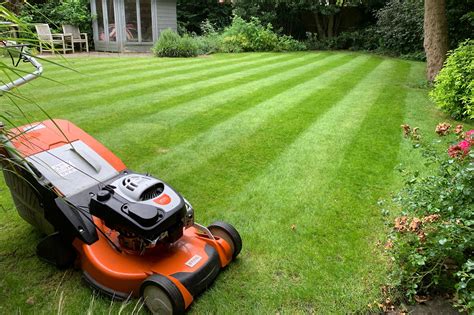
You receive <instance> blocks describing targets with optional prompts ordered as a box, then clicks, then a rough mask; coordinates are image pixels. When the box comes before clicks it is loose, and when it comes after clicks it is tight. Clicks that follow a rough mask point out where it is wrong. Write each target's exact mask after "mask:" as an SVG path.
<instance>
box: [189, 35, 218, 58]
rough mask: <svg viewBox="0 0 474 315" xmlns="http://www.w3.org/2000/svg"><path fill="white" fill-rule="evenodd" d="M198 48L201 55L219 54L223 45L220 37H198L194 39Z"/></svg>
mask: <svg viewBox="0 0 474 315" xmlns="http://www.w3.org/2000/svg"><path fill="white" fill-rule="evenodd" d="M194 40H195V41H196V44H197V46H198V54H199V55H210V54H213V53H217V52H219V50H220V47H221V45H222V43H221V37H220V36H210V35H207V36H197V37H194Z"/></svg>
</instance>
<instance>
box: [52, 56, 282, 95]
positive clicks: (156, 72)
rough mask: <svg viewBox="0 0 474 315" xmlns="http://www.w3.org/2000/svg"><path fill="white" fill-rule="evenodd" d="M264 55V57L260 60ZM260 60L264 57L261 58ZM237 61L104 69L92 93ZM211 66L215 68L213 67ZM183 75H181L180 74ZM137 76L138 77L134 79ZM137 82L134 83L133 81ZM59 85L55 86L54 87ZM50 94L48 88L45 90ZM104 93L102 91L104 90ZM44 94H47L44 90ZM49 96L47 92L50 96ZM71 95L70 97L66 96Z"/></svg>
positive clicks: (252, 59)
mask: <svg viewBox="0 0 474 315" xmlns="http://www.w3.org/2000/svg"><path fill="white" fill-rule="evenodd" d="M260 58H261V59H260ZM282 58H290V57H289V56H282V55H266V56H260V57H259V58H255V57H253V56H247V57H243V58H239V59H238V62H241V63H242V66H245V65H247V64H256V63H258V62H259V61H260V62H263V61H264V60H278V59H282ZM259 59H260V60H259ZM235 64H236V61H235V60H232V59H231V60H227V59H220V60H206V61H205V62H202V63H199V64H195V65H194V64H192V65H189V64H182V65H174V64H172V65H166V66H159V67H157V66H150V65H149V64H147V65H145V66H143V67H133V66H132V67H133V68H131V69H128V71H127V69H116V68H115V70H114V71H113V72H107V71H104V72H103V73H102V72H98V73H99V74H96V75H94V76H93V77H91V76H89V77H88V79H90V80H93V81H94V83H95V84H94V86H90V88H89V93H88V94H89V95H91V97H93V96H94V95H98V96H101V95H103V94H104V93H106V92H110V93H114V92H115V91H120V90H119V88H120V87H123V86H124V85H127V88H129V89H130V90H133V89H134V88H136V87H141V89H143V88H144V87H145V86H144V82H145V81H146V82H147V84H148V85H146V86H153V85H156V84H158V83H159V82H167V78H168V79H170V80H171V79H173V80H174V81H180V79H182V78H187V76H188V75H189V74H190V73H195V72H199V71H203V72H204V73H205V72H206V70H209V69H210V66H212V68H214V69H218V68H222V69H224V68H225V66H227V67H229V70H230V69H232V66H235ZM212 68H211V69H212ZM115 72H117V73H118V75H115V76H114V73H115ZM137 74H139V75H140V76H139V79H138V80H136V78H137ZM180 75H181V76H180ZM131 78H134V79H135V80H133V81H132V80H131ZM77 79H81V78H73V79H71V80H70V81H69V82H68V81H65V82H63V83H70V82H74V80H76V81H77ZM131 82H133V83H131ZM52 88H55V87H52ZM68 91H69V93H68V94H69V95H77V93H78V92H79V93H80V92H81V91H82V87H81V86H80V85H79V86H74V85H70V86H69V88H68ZM44 92H45V93H46V94H48V92H49V91H48V90H47V89H46V91H44ZM100 92H101V93H100ZM43 95H44V93H43ZM46 96H47V95H46ZM66 97H67V96H66Z"/></svg>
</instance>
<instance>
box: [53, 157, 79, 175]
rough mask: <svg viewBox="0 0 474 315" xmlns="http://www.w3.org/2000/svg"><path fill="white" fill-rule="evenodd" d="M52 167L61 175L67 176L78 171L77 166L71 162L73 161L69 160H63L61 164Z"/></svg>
mask: <svg viewBox="0 0 474 315" xmlns="http://www.w3.org/2000/svg"><path fill="white" fill-rule="evenodd" d="M51 168H52V169H53V170H54V171H55V172H56V173H57V174H59V176H62V177H64V176H67V175H69V174H72V173H74V172H77V169H76V167H74V165H73V164H72V163H71V161H67V162H61V163H59V164H56V165H53V166H51Z"/></svg>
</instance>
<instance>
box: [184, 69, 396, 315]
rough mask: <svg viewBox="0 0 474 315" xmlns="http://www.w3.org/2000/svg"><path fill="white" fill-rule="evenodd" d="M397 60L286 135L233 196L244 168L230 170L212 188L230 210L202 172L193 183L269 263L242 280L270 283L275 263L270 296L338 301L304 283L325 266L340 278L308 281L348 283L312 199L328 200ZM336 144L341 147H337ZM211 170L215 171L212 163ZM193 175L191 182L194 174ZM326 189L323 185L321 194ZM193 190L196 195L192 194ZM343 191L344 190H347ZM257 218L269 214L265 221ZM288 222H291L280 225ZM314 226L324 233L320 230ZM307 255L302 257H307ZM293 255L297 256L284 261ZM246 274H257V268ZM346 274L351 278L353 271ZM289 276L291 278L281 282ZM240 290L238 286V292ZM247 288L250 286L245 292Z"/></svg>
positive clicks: (210, 213)
mask: <svg viewBox="0 0 474 315" xmlns="http://www.w3.org/2000/svg"><path fill="white" fill-rule="evenodd" d="M396 64H397V63H396V62H391V61H384V62H383V63H382V64H381V65H380V66H379V67H378V68H376V69H375V70H374V71H372V73H370V76H367V77H366V78H365V79H364V80H362V81H360V82H359V84H357V85H356V86H355V88H352V89H350V88H349V89H348V90H347V91H349V92H348V93H347V96H346V97H344V98H342V100H340V101H338V102H337V103H336V104H334V106H333V107H332V108H331V109H330V110H329V111H327V112H326V113H325V114H323V116H321V117H320V118H319V119H318V120H316V122H315V123H314V124H313V125H311V126H310V127H309V128H308V129H306V131H305V132H304V133H303V134H302V135H301V136H300V137H299V138H297V140H296V141H294V142H293V143H288V149H287V150H286V151H285V152H284V153H283V154H282V155H281V156H280V157H279V158H278V159H277V160H276V161H275V162H274V163H272V164H271V165H270V166H268V167H267V168H265V170H264V171H263V172H261V173H260V174H261V175H260V176H259V177H258V178H257V179H255V180H254V181H251V182H249V183H248V184H247V185H246V186H245V188H244V189H243V190H242V191H240V192H238V193H237V194H236V195H234V197H232V198H229V197H227V196H229V192H230V191H231V190H232V187H233V181H234V180H235V178H236V176H239V177H240V172H239V173H238V175H237V173H236V174H235V176H229V179H228V180H227V182H228V185H224V186H227V187H224V188H216V187H214V190H211V191H212V193H214V195H215V196H219V198H220V199H222V198H229V199H228V200H229V201H228V202H225V204H226V205H224V208H225V209H226V211H224V212H222V206H223V205H222V203H221V204H220V205H219V206H220V210H221V211H218V210H217V209H214V208H212V204H213V200H212V199H213V198H212V197H210V196H208V195H206V194H205V193H206V192H207V191H208V189H207V188H206V189H205V190H203V188H204V187H206V184H207V181H206V183H203V184H200V181H199V180H200V178H197V179H196V181H195V184H196V186H197V187H192V192H191V197H189V198H190V200H196V199H198V200H201V201H200V203H201V206H198V207H196V208H198V209H200V213H201V216H202V215H203V211H204V216H205V217H206V218H209V217H210V218H215V217H217V216H219V217H220V219H227V220H229V221H230V222H239V228H240V230H241V234H242V235H243V238H244V239H245V240H246V244H247V249H251V250H252V252H251V253H245V254H244V255H246V257H247V256H249V257H252V260H253V263H252V265H257V266H258V265H259V262H258V261H260V262H261V264H263V266H266V267H262V269H261V270H260V272H261V273H262V272H263V273H264V275H262V276H261V277H259V278H258V280H257V281H254V280H253V279H251V278H246V279H242V281H250V283H252V285H255V286H256V288H262V289H264V287H267V286H268V285H272V283H275V278H274V277H272V273H273V272H274V271H275V270H277V271H278V273H279V275H278V277H277V281H278V284H276V285H275V291H273V292H272V293H271V294H270V295H271V297H269V298H267V299H265V300H266V301H267V303H272V301H275V298H274V297H276V296H279V297H280V299H276V300H277V301H278V302H277V303H283V301H282V300H281V298H283V299H284V302H286V303H289V301H290V300H291V298H292V297H293V298H295V296H297V297H298V298H305V297H308V301H311V303H314V304H315V305H323V306H325V307H329V306H328V305H326V304H328V303H329V304H330V303H332V302H331V301H327V300H325V298H326V297H325V296H314V295H313V294H312V292H321V290H320V289H319V290H318V289H314V291H313V290H310V291H308V290H299V287H301V285H300V284H301V283H306V281H307V280H306V279H308V278H309V279H312V280H314V279H320V278H321V277H320V275H321V273H331V272H333V273H335V274H334V275H331V276H328V277H322V278H321V279H329V280H330V281H331V282H333V281H336V282H337V281H340V282H339V283H337V284H334V283H321V281H322V280H321V281H320V283H311V284H306V285H304V286H302V287H304V288H308V287H311V288H316V287H317V288H320V287H325V286H329V288H336V289H338V290H343V289H344V284H345V281H347V279H341V278H340V277H339V276H338V274H337V273H338V272H339V273H340V272H341V268H344V267H343V266H341V265H340V264H335V263H334V261H333V260H332V259H330V260H326V259H327V258H328V255H334V254H337V252H336V253H335V252H332V251H327V250H326V248H327V246H326V245H327V244H324V233H325V229H326V228H327V226H319V225H318V222H317V221H314V220H313V218H314V217H315V216H316V213H317V216H316V217H318V218H319V216H320V215H321V211H323V212H324V211H326V210H325V209H321V208H318V206H321V205H319V204H314V201H317V200H328V199H326V198H325V196H324V192H325V191H326V190H325V189H324V188H325V187H327V185H328V184H329V183H330V181H331V178H330V176H331V175H332V174H334V172H335V171H336V170H337V169H338V167H337V166H338V165H340V164H341V163H342V162H343V160H344V154H343V153H344V152H345V151H346V150H348V148H349V147H350V144H351V143H352V141H353V139H354V138H355V136H356V133H357V131H358V130H359V128H360V127H361V126H362V123H363V121H364V119H365V117H367V115H368V114H369V113H370V112H371V110H372V108H374V107H375V106H377V101H378V99H379V95H381V94H382V93H384V90H385V88H386V87H388V86H390V85H388V84H384V83H383V82H384V80H382V78H384V79H385V80H386V78H387V76H389V75H392V76H393V74H394V73H396V72H397V71H398V69H397V67H396ZM367 89H371V91H370V93H367ZM335 144H337V147H334V145H335ZM331 145H333V146H331ZM206 167H208V166H206ZM218 171H222V170H218ZM209 173H210V174H212V175H213V176H216V173H214V172H213V169H212V168H211V169H210V170H209ZM328 177H329V178H328ZM187 180H190V181H191V182H193V180H192V178H188V179H187ZM209 182H212V177H211V178H209ZM221 184H222V182H221ZM321 191H323V194H322V195H321V193H322V192H321ZM193 194H194V199H193V198H192V195H193ZM203 194H204V195H203ZM188 195H189V194H188ZM338 197H341V198H343V196H338ZM195 206H196V202H195ZM226 206H227V207H226ZM239 209H247V210H246V211H245V213H246V217H245V218H242V216H241V214H240V212H241V211H239ZM248 209H254V211H248ZM237 217H238V220H237ZM365 218H367V217H365ZM336 219H337V218H336ZM258 222H265V224H260V223H258ZM292 224H295V226H296V231H292V229H291V225H292ZM329 224H332V223H329ZM256 226H258V227H259V230H258V231H256V230H254V229H255V227H256ZM285 226H286V227H287V228H286V229H282V227H285ZM275 230H278V231H279V233H273V232H274V231H275ZM315 233H318V234H316V235H314V234H315ZM265 235H272V238H271V239H270V238H266V237H264V236H265ZM331 239H334V238H331ZM343 240H344V239H340V240H338V242H343ZM288 243H292V244H294V245H293V246H292V247H281V246H279V244H288ZM268 248H272V251H268ZM359 250H360V249H359ZM244 251H245V249H244ZM302 251H304V252H305V251H308V252H307V253H306V255H301V253H302ZM295 255H298V257H300V259H299V260H298V261H294V260H293V259H292V257H295ZM302 256H303V258H301V257H302ZM304 257H306V259H304ZM329 257H331V256H329ZM288 261H291V263H285V262H288ZM334 265H336V266H338V268H336V267H334ZM269 266H271V267H269ZM269 268H270V269H269ZM245 274H252V272H249V273H245ZM265 275H268V276H267V277H266V276H265ZM311 275H312V276H311ZM345 277H346V278H347V275H345ZM349 278H350V277H349ZM293 279H298V281H293ZM283 282H287V283H285V285H281V284H282V283H283ZM239 293H240V292H237V294H239ZM332 293H333V294H331V295H330V296H332V297H333V298H334V297H335V296H342V295H343V294H342V292H339V294H340V295H337V294H334V292H332ZM242 294H244V293H243V292H242ZM245 296H246V297H248V296H247V295H245ZM346 296H347V295H346ZM249 298H251V297H249ZM273 303H274V302H273ZM338 303H339V301H338ZM266 306H267V307H277V306H278V305H275V304H273V305H268V304H267V305H266Z"/></svg>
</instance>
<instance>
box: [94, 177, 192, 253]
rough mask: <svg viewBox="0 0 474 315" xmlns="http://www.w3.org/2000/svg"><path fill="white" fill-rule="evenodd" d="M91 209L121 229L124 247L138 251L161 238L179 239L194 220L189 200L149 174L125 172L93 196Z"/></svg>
mask: <svg viewBox="0 0 474 315" xmlns="http://www.w3.org/2000/svg"><path fill="white" fill-rule="evenodd" d="M157 205H159V207H157ZM89 209H90V212H91V214H92V215H94V216H96V217H98V218H100V219H102V220H103V221H104V224H105V225H106V226H108V227H110V228H111V229H113V230H115V231H117V232H118V233H119V234H118V240H119V243H120V246H121V247H122V248H124V249H127V250H129V251H134V252H138V253H142V252H143V251H144V250H145V249H147V248H149V247H153V246H155V245H156V244H157V243H158V242H167V243H174V242H176V241H177V240H179V239H180V238H181V237H182V236H183V228H184V227H190V226H192V225H193V224H194V220H193V218H194V213H193V209H192V207H191V206H190V205H189V203H187V202H185V201H184V199H183V198H181V196H180V195H179V194H178V193H177V192H175V191H174V190H173V189H172V188H171V187H170V186H168V185H167V184H166V183H164V182H163V181H160V180H158V179H156V178H153V177H151V176H149V175H140V174H123V175H122V176H120V177H118V178H116V179H114V181H113V182H112V183H110V184H107V185H106V186H104V187H103V188H102V189H101V190H100V191H98V192H97V195H94V196H93V197H92V198H91V200H90V204H89Z"/></svg>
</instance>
